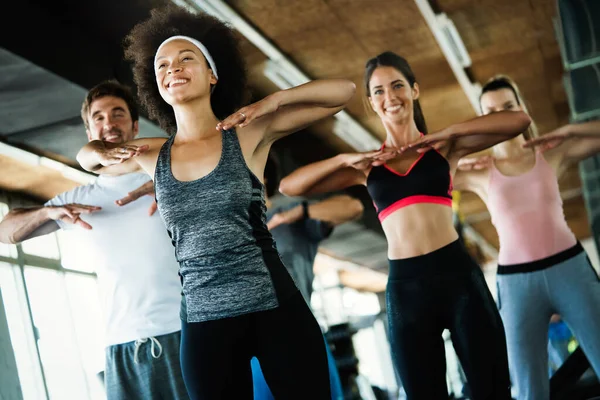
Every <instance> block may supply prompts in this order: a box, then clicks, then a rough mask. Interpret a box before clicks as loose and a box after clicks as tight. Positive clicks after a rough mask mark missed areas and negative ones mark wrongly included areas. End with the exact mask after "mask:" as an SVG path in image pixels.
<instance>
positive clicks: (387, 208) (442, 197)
mask: <svg viewBox="0 0 600 400" xmlns="http://www.w3.org/2000/svg"><path fill="white" fill-rule="evenodd" d="M381 148H382V149H383V148H385V144H384V145H383V146H382V147H381ZM367 190H368V191H369V194H370V195H371V199H373V203H374V204H375V208H376V209H377V213H378V215H379V220H380V221H382V222H383V220H384V219H385V218H386V217H387V216H389V215H390V214H392V213H393V212H394V211H396V210H399V209H400V208H402V207H406V206H409V205H411V204H416V203H434V204H442V205H446V206H449V207H452V175H451V174H450V164H448V160H446V158H445V157H444V156H443V155H441V154H440V153H439V152H438V151H437V150H429V151H427V152H425V153H422V154H421V155H420V156H419V158H417V159H416V161H415V162H414V163H413V164H412V165H411V166H410V168H409V169H408V171H406V173H405V174H401V173H399V172H396V171H394V170H393V169H391V168H390V167H388V166H387V165H386V164H383V165H380V166H376V167H373V168H371V172H370V173H369V176H368V177H367Z"/></svg>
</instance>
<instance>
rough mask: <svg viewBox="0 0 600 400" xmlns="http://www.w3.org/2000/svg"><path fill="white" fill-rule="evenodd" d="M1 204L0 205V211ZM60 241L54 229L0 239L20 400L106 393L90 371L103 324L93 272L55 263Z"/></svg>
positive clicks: (95, 398)
mask: <svg viewBox="0 0 600 400" xmlns="http://www.w3.org/2000/svg"><path fill="white" fill-rule="evenodd" d="M9 206H10V203H9V204H8V205H7V204H6V203H0V216H4V215H6V213H8V210H9ZM66 245H68V243H65V241H64V238H63V236H62V234H61V232H60V231H58V232H56V233H52V234H50V235H46V236H42V237H38V238H34V239H31V240H28V241H25V242H23V243H21V244H20V245H17V246H14V245H11V246H8V245H0V287H1V288H2V297H3V302H4V308H5V309H6V314H7V320H8V326H9V333H10V337H11V342H12V345H13V349H14V353H15V359H16V362H17V370H18V373H19V380H20V383H21V390H22V392H23V399H24V400H38V399H47V400H54V399H59V400H63V399H64V400H70V399H73V400H103V399H105V398H106V395H105V394H104V390H103V388H102V385H101V382H100V380H99V379H98V377H97V374H98V372H99V371H101V370H103V369H104V337H103V331H104V329H103V326H102V325H103V324H102V316H101V312H100V300H99V297H98V291H97V286H96V277H95V275H94V274H92V273H91V271H89V269H87V268H86V266H82V267H81V268H79V267H73V266H72V265H71V264H70V267H71V269H70V270H67V269H65V268H63V267H62V266H61V259H60V247H59V246H66ZM25 263H27V264H25ZM28 264H31V265H28Z"/></svg>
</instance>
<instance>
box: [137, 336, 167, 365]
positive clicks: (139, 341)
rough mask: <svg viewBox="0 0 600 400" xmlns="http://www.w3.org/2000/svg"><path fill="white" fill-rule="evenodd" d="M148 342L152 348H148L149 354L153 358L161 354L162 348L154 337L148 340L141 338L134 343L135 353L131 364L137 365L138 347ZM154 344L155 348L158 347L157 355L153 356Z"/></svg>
mask: <svg viewBox="0 0 600 400" xmlns="http://www.w3.org/2000/svg"><path fill="white" fill-rule="evenodd" d="M148 340H150V342H151V343H152V347H150V353H151V354H152V357H154V358H159V357H160V356H161V354H162V346H161V345H160V342H159V341H158V340H156V338H155V337H153V336H150V337H148V338H142V339H138V340H136V341H135V352H134V353H133V362H134V363H136V364H139V361H138V351H139V350H140V346H141V345H142V344H144V343H146V342H147V341H148ZM155 344H156V346H157V347H158V354H154V345H155Z"/></svg>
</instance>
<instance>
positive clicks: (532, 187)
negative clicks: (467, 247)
mask: <svg viewBox="0 0 600 400" xmlns="http://www.w3.org/2000/svg"><path fill="white" fill-rule="evenodd" d="M488 210H489V211H490V214H491V216H492V223H493V224H494V226H495V227H496V231H497V232H498V237H499V239H500V253H499V254H498V263H499V264H500V265H511V264H521V263H527V262H532V261H537V260H540V259H543V258H546V257H549V256H552V255H554V254H557V253H560V252H561V251H563V250H566V249H568V248H570V247H572V246H574V245H575V244H577V239H576V238H575V235H574V234H573V232H572V231H571V229H570V228H569V226H568V225H567V221H566V220H565V214H564V211H563V207H562V199H561V197H560V191H559V188H558V182H557V177H556V174H555V173H554V171H553V170H552V167H551V166H550V165H549V164H548V162H547V161H546V160H545V159H544V157H543V156H542V155H541V154H540V153H539V152H536V154H535V165H534V167H533V169H531V170H530V171H528V172H526V173H524V174H522V175H519V176H505V175H503V174H502V173H501V172H500V171H498V169H497V168H496V166H495V164H494V163H492V167H491V171H490V183H489V188H488Z"/></svg>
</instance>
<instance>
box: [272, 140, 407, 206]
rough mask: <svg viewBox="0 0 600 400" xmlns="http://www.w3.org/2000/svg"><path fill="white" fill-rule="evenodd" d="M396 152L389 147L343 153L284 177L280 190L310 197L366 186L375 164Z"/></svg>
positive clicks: (293, 194) (288, 194)
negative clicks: (351, 187) (369, 173)
mask: <svg viewBox="0 0 600 400" xmlns="http://www.w3.org/2000/svg"><path fill="white" fill-rule="evenodd" d="M395 155H396V153H395V151H388V150H385V151H382V150H376V151H369V152H365V153H346V154H339V155H337V156H335V157H332V158H328V159H326V160H323V161H317V162H315V163H312V164H308V165H305V166H304V167H301V168H299V169H297V170H296V171H294V172H292V173H291V174H290V175H288V176H286V177H285V178H283V179H282V180H281V182H280V183H279V191H280V192H281V193H283V194H285V195H286V196H309V195H313V194H320V193H329V192H335V191H338V190H342V189H345V188H347V187H350V186H354V185H364V184H366V181H367V175H368V172H369V170H370V169H371V167H372V166H374V165H380V164H381V163H383V162H385V161H386V160H388V159H390V158H393V157H394V156H395Z"/></svg>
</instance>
